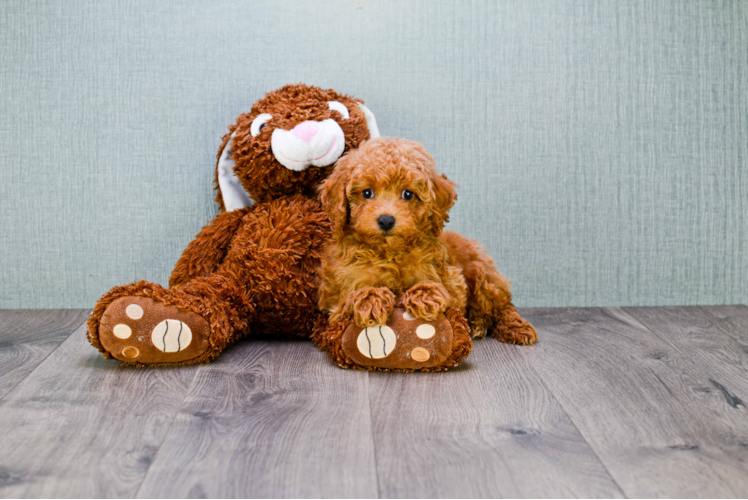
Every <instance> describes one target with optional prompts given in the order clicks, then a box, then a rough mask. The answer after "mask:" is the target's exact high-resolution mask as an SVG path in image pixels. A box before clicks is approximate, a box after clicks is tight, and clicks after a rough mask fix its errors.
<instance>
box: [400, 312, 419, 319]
mask: <svg viewBox="0 0 748 500" xmlns="http://www.w3.org/2000/svg"><path fill="white" fill-rule="evenodd" d="M403 319H404V320H406V321H414V320H415V319H416V317H415V316H413V315H412V314H410V313H409V312H408V311H405V312H404V313H403Z"/></svg>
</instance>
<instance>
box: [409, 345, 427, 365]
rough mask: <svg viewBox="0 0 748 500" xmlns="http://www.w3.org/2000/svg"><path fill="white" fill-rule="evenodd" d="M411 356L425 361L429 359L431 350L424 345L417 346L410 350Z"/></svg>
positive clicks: (421, 361)
mask: <svg viewBox="0 0 748 500" xmlns="http://www.w3.org/2000/svg"><path fill="white" fill-rule="evenodd" d="M410 357H411V358H412V359H413V361H418V362H419V363H423V362H425V361H428V360H429V358H430V357H431V354H429V351H428V350H427V349H425V348H423V347H416V348H415V349H413V350H412V351H410Z"/></svg>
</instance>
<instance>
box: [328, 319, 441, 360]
mask: <svg viewBox="0 0 748 500" xmlns="http://www.w3.org/2000/svg"><path fill="white" fill-rule="evenodd" d="M341 340H342V348H343V351H344V352H345V354H346V355H347V356H348V357H349V358H350V359H351V360H352V361H353V362H355V363H356V364H358V365H360V366H362V367H366V368H378V369H383V370H422V369H428V368H434V367H438V366H441V365H443V364H444V362H445V361H446V360H447V359H448V358H449V356H450V355H451V354H452V348H453V331H452V326H451V324H450V323H449V321H448V320H447V318H446V317H445V316H444V315H443V314H440V315H439V317H438V318H437V319H436V321H425V320H420V319H417V318H415V317H413V316H412V315H410V314H409V313H408V312H407V311H406V310H405V309H404V308H401V307H396V308H395V309H394V311H393V312H392V315H391V316H390V318H389V320H388V321H387V324H386V325H381V326H374V327H368V328H364V329H363V330H362V329H361V328H360V327H357V326H356V325H355V324H351V326H349V327H348V329H347V330H346V331H345V332H344V333H343V337H342V339H341Z"/></svg>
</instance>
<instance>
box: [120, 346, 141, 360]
mask: <svg viewBox="0 0 748 500" xmlns="http://www.w3.org/2000/svg"><path fill="white" fill-rule="evenodd" d="M138 354H140V351H138V348H137V347H133V346H127V347H125V348H124V349H122V355H123V356H125V357H126V358H137V357H138Z"/></svg>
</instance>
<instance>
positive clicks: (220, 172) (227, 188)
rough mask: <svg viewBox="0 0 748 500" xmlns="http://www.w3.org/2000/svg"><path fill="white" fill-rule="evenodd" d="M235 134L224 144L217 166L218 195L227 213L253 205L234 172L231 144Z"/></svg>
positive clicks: (234, 164)
mask: <svg viewBox="0 0 748 500" xmlns="http://www.w3.org/2000/svg"><path fill="white" fill-rule="evenodd" d="M234 134H236V132H234V133H232V134H231V135H230V136H229V139H228V141H226V143H225V144H224V146H223V149H222V150H221V153H220V155H219V156H218V163H217V164H216V181H217V184H218V187H217V189H218V194H219V196H220V201H221V205H222V208H223V209H224V210H226V211H227V212H230V211H232V210H237V209H239V208H244V207H248V206H250V205H252V203H253V202H252V199H251V198H250V197H249V195H248V194H247V192H246V191H245V190H244V186H242V183H241V182H240V181H239V178H238V177H237V176H236V173H235V172H234V166H236V162H235V161H234V159H233V158H231V143H232V141H233V140H234Z"/></svg>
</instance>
